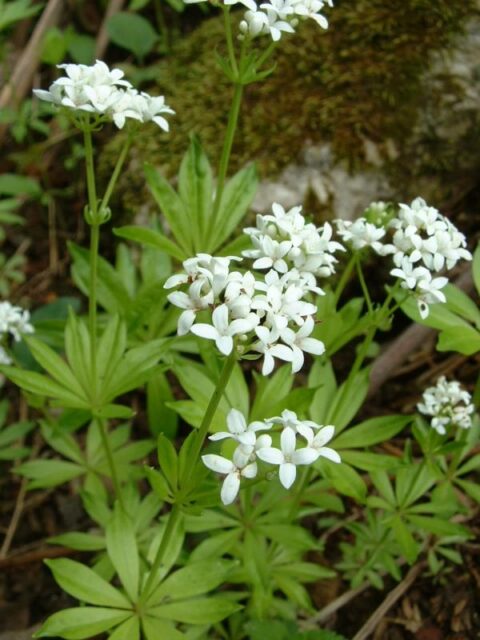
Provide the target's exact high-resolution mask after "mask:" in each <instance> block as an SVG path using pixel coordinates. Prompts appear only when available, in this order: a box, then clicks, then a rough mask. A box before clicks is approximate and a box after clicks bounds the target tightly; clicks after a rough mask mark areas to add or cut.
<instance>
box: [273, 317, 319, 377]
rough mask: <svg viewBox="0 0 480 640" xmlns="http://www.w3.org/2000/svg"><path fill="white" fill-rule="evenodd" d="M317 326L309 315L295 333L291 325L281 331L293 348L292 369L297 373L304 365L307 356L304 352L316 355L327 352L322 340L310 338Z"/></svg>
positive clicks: (285, 340) (284, 338)
mask: <svg viewBox="0 0 480 640" xmlns="http://www.w3.org/2000/svg"><path fill="white" fill-rule="evenodd" d="M314 327H315V323H314V321H313V318H312V317H311V316H308V317H307V319H306V320H305V322H304V324H303V325H302V326H301V327H300V329H299V330H298V331H297V332H296V333H295V331H292V329H290V328H289V327H286V328H285V329H284V330H283V331H281V332H280V335H281V337H282V340H283V341H284V342H285V343H286V344H287V345H288V346H289V347H290V348H291V349H292V352H293V358H292V371H293V373H297V371H300V369H301V368H302V367H303V363H304V360H305V357H304V355H303V352H304V351H306V352H307V353H311V354H313V355H316V356H320V355H322V353H324V352H325V345H324V344H323V342H322V341H321V340H317V339H316V338H310V337H309V336H310V334H311V333H312V331H313V329H314Z"/></svg>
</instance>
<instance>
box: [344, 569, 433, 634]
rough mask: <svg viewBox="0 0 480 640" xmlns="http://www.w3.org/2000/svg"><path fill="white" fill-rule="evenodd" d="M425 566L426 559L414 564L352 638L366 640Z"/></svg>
mask: <svg viewBox="0 0 480 640" xmlns="http://www.w3.org/2000/svg"><path fill="white" fill-rule="evenodd" d="M424 566H425V561H423V560H422V561H421V562H419V563H418V564H416V565H414V566H413V567H412V568H411V569H410V571H409V572H408V573H407V575H406V576H405V578H404V579H403V580H402V581H401V582H400V583H399V584H398V585H397V586H396V587H395V589H392V591H390V593H389V594H388V596H387V597H386V598H385V600H384V601H383V602H382V604H381V605H380V606H379V607H377V609H375V611H374V612H373V613H372V615H371V616H370V617H369V619H368V620H367V621H366V623H365V624H364V625H363V627H362V628H361V629H360V630H359V631H358V632H357V633H356V634H355V635H354V637H353V639H352V640H366V638H368V637H369V636H370V635H371V634H372V633H373V632H374V631H375V629H376V628H377V627H378V624H379V622H380V621H381V620H382V618H383V617H384V616H385V614H386V613H387V612H388V611H389V610H390V609H391V608H392V607H393V605H394V604H395V603H396V602H397V600H399V599H400V598H401V597H402V596H403V594H404V593H406V592H407V591H408V589H409V588H410V587H411V586H412V584H413V583H414V582H415V580H416V579H417V578H418V576H419V574H420V573H421V572H422V569H423V568H424Z"/></svg>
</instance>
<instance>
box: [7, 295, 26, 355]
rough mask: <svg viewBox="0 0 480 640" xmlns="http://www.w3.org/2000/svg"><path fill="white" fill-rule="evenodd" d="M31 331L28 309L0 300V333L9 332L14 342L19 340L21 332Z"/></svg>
mask: <svg viewBox="0 0 480 640" xmlns="http://www.w3.org/2000/svg"><path fill="white" fill-rule="evenodd" d="M33 332H34V328H33V326H32V325H31V324H30V313H29V312H28V311H26V310H25V309H22V308H21V307H16V306H14V305H13V304H11V303H10V302H7V301H5V302H0V334H2V333H3V334H5V333H9V334H10V335H11V336H13V338H14V340H15V341H16V342H19V341H20V340H21V334H22V333H33ZM7 357H8V356H7Z"/></svg>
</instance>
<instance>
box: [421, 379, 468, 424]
mask: <svg viewBox="0 0 480 640" xmlns="http://www.w3.org/2000/svg"><path fill="white" fill-rule="evenodd" d="M417 408H418V410H419V411H420V413H423V414H424V415H427V416H432V420H431V423H430V424H431V426H432V428H433V429H435V430H436V431H437V432H438V433H440V434H441V435H444V434H445V433H446V427H448V426H449V425H452V426H456V427H460V428H462V429H469V428H470V427H471V426H472V414H473V413H474V412H475V407H474V405H473V404H472V397H471V395H470V394H469V393H468V391H465V390H464V389H462V388H461V386H460V383H459V382H457V381H456V380H452V381H450V382H447V380H446V378H445V376H441V377H440V378H439V379H438V380H437V383H436V385H435V386H433V387H429V388H428V389H426V390H425V391H424V393H423V396H422V401H421V402H419V403H418V404H417Z"/></svg>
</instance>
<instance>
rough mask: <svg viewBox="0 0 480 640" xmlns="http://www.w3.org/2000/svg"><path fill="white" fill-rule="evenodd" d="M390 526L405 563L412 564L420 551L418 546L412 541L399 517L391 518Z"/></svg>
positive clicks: (408, 531)
mask: <svg viewBox="0 0 480 640" xmlns="http://www.w3.org/2000/svg"><path fill="white" fill-rule="evenodd" d="M390 525H391V527H392V529H393V533H394V534H395V537H396V539H397V541H398V544H399V545H400V547H401V549H402V551H403V554H404V556H405V558H406V560H407V562H409V563H410V564H412V563H413V562H415V560H416V559H417V556H418V553H419V551H420V546H419V544H418V543H417V542H416V541H415V540H414V538H413V536H412V534H411V533H410V530H409V529H408V527H407V525H406V524H405V523H404V522H403V520H402V519H401V517H400V516H395V517H394V518H392V520H391V521H390Z"/></svg>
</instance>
